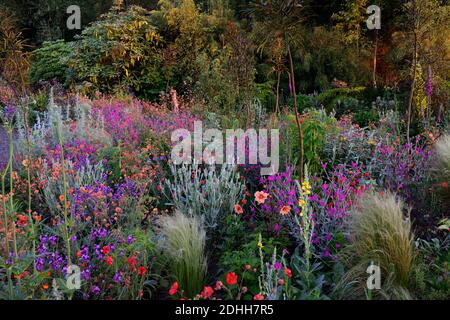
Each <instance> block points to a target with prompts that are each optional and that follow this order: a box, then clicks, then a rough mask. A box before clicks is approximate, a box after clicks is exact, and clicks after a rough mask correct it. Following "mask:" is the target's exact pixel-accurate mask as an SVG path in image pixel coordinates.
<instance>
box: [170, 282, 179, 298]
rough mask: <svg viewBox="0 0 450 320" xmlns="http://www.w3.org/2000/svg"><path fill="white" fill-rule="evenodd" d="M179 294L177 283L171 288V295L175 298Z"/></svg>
mask: <svg viewBox="0 0 450 320" xmlns="http://www.w3.org/2000/svg"><path fill="white" fill-rule="evenodd" d="M177 293H178V282H176V281H175V282H174V283H173V284H172V286H171V287H170V290H169V295H171V296H173V295H176V294H177Z"/></svg>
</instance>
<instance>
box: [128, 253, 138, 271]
mask: <svg viewBox="0 0 450 320" xmlns="http://www.w3.org/2000/svg"><path fill="white" fill-rule="evenodd" d="M127 263H128V264H129V266H130V267H131V270H133V271H135V270H136V264H137V260H136V258H135V257H134V256H132V257H129V258H128V259H127Z"/></svg>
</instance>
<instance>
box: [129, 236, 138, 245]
mask: <svg viewBox="0 0 450 320" xmlns="http://www.w3.org/2000/svg"><path fill="white" fill-rule="evenodd" d="M135 240H136V239H135V238H134V237H133V236H132V235H129V236H128V238H127V244H132V243H133V242H134V241H135Z"/></svg>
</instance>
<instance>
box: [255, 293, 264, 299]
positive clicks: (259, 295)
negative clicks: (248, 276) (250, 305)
mask: <svg viewBox="0 0 450 320" xmlns="http://www.w3.org/2000/svg"><path fill="white" fill-rule="evenodd" d="M253 300H264V296H263V295H262V294H260V293H258V294H257V295H255V296H254V297H253Z"/></svg>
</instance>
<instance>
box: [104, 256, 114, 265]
mask: <svg viewBox="0 0 450 320" xmlns="http://www.w3.org/2000/svg"><path fill="white" fill-rule="evenodd" d="M105 261H106V264H107V265H108V266H110V265H112V264H113V262H114V260H113V258H111V257H110V256H107V257H106V258H105Z"/></svg>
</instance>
